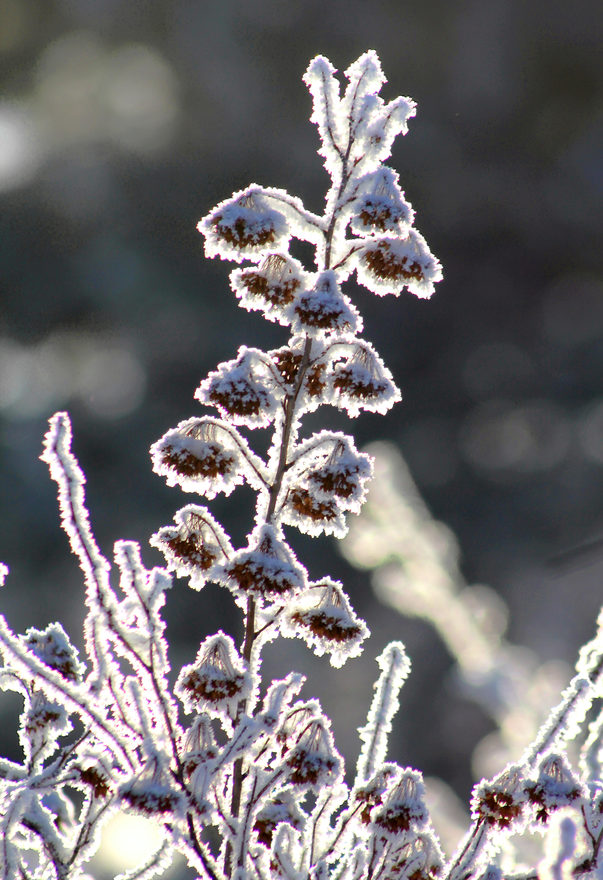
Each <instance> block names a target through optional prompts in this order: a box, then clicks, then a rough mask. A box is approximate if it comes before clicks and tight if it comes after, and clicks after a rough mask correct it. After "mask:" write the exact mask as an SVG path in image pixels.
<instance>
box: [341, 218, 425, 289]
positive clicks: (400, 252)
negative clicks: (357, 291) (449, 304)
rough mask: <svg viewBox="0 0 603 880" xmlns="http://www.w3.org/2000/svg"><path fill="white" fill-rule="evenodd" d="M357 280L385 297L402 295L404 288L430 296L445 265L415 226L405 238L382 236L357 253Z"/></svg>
mask: <svg viewBox="0 0 603 880" xmlns="http://www.w3.org/2000/svg"><path fill="white" fill-rule="evenodd" d="M356 265H357V272H358V283H359V284H363V285H364V286H365V287H368V289H369V290H372V291H373V293H377V294H379V296H383V295H384V294H386V293H394V294H396V295H397V294H399V293H400V292H401V291H402V290H403V288H404V287H406V288H407V290H409V291H410V293H414V294H415V296H418V297H420V298H421V299H428V298H429V297H430V296H431V294H432V293H433V291H434V284H435V283H436V282H437V281H440V280H441V278H442V267H441V265H440V263H439V262H438V260H437V259H436V258H435V257H434V256H433V254H432V253H431V252H430V250H429V248H428V247H427V242H426V241H425V239H424V238H423V236H422V235H421V234H420V233H419V232H417V230H416V229H410V230H409V232H408V235H407V236H406V237H405V238H393V237H388V236H381V237H379V238H375V239H372V240H370V241H368V242H367V243H366V244H365V245H364V246H363V247H362V248H360V250H358V251H357V253H356Z"/></svg>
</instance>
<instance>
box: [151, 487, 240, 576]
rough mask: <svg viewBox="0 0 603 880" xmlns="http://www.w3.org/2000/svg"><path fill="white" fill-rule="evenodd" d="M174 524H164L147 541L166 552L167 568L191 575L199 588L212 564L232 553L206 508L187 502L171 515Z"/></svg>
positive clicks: (226, 538) (209, 572) (212, 566)
mask: <svg viewBox="0 0 603 880" xmlns="http://www.w3.org/2000/svg"><path fill="white" fill-rule="evenodd" d="M174 521H175V523H176V525H175V526H163V528H161V529H159V531H158V532H156V534H154V535H153V536H152V537H151V539H150V543H151V544H152V545H153V546H154V547H157V548H158V549H159V550H161V551H162V553H163V554H164V555H165V558H166V561H167V567H168V569H169V570H170V571H174V572H176V574H178V575H180V576H181V577H187V576H188V577H190V578H191V586H192V587H195V588H196V589H199V588H200V587H201V586H202V585H203V583H204V582H205V581H206V580H207V578H208V577H209V576H210V574H211V571H212V569H213V568H214V566H215V565H216V564H218V563H220V562H222V561H223V560H224V559H225V558H226V557H228V556H230V555H231V554H232V552H233V550H232V546H231V544H230V541H229V539H228V536H227V535H226V533H225V531H224V529H223V528H222V527H221V526H220V524H219V523H218V522H216V520H215V519H214V518H213V516H212V515H211V513H210V512H209V510H207V508H205V507H200V506H198V505H196V504H187V505H186V507H183V508H182V509H181V510H179V511H178V512H177V513H176V514H175V515H174Z"/></svg>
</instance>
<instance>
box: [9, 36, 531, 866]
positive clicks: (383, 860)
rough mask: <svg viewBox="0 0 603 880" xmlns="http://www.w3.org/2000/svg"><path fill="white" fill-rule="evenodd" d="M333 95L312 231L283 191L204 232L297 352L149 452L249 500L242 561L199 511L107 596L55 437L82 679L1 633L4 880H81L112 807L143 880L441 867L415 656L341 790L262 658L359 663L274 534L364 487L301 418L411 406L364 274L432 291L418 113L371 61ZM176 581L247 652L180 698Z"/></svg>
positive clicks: (164, 470)
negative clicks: (427, 786)
mask: <svg viewBox="0 0 603 880" xmlns="http://www.w3.org/2000/svg"><path fill="white" fill-rule="evenodd" d="M334 74H335V70H334V68H333V67H332V66H331V64H330V63H329V62H328V61H327V60H326V59H325V58H323V57H320V56H319V57H317V58H315V59H314V60H313V61H312V62H311V64H310V66H309V68H308V70H307V72H306V75H305V82H306V84H307V85H308V87H309V89H310V92H311V94H312V99H313V106H314V112H313V116H312V120H313V121H314V122H315V123H316V124H317V126H318V130H319V133H320V138H321V144H322V146H321V149H320V154H321V155H322V156H323V158H324V160H325V167H326V169H327V171H328V173H329V175H330V178H331V185H330V188H329V191H328V193H327V197H326V206H325V211H324V213H323V214H322V216H319V215H317V214H314V213H312V212H311V211H308V210H307V209H306V208H305V207H304V205H303V204H302V202H301V201H300V200H299V199H298V198H295V197H292V196H290V195H289V194H288V193H287V192H285V191H284V190H280V189H273V188H267V187H263V186H258V185H256V184H252V185H251V186H249V187H247V188H246V189H245V190H242V191H241V192H238V193H235V194H234V195H233V196H232V197H231V198H229V199H227V200H226V201H224V202H222V203H221V204H220V205H218V206H217V207H216V208H215V209H214V210H213V211H211V212H210V213H209V214H208V215H207V216H206V217H205V218H204V219H203V220H201V222H200V223H199V230H200V232H201V233H202V234H203V235H204V237H205V252H206V255H207V256H208V257H213V256H218V257H221V258H222V259H228V260H234V261H236V262H238V263H243V264H245V265H244V266H243V267H242V268H238V269H235V270H234V271H233V272H232V273H231V286H232V288H233V291H234V292H235V294H236V296H237V298H238V299H239V301H240V305H241V306H242V307H243V308H245V309H248V310H255V311H260V312H262V313H263V314H264V316H265V317H266V318H267V319H268V320H270V321H273V322H276V323H278V324H280V325H282V326H283V327H285V328H287V329H288V333H289V338H288V340H287V342H286V343H285V344H284V345H283V346H282V347H280V348H278V349H276V350H274V351H267V352H266V351H262V350H260V349H257V348H251V347H247V346H242V347H241V348H240V349H239V351H238V353H237V355H236V357H234V358H233V359H232V360H229V361H227V362H225V363H222V364H220V365H219V366H218V367H217V369H216V370H215V371H214V372H211V373H210V374H209V375H208V376H207V378H206V379H205V380H204V381H203V382H201V384H200V386H199V388H198V390H197V392H196V397H197V399H198V400H199V401H200V403H202V404H203V405H205V406H207V407H213V408H214V410H217V415H215V414H213V415H200V416H196V417H193V418H191V419H188V420H186V421H183V422H181V423H180V424H179V425H178V426H177V427H176V428H174V429H172V430H170V431H168V432H167V433H166V434H165V435H164V436H163V437H162V438H161V439H160V440H159V441H158V442H157V443H155V444H154V446H153V447H152V450H151V454H152V460H153V467H154V469H155V471H156V472H157V473H158V474H160V475H162V476H164V477H165V478H166V480H167V482H168V483H169V484H170V485H178V486H180V488H181V489H182V490H183V491H185V492H187V493H196V494H199V495H202V496H205V498H208V499H211V498H213V497H214V496H215V495H216V494H217V493H220V492H221V493H224V494H226V495H228V494H230V493H231V492H232V491H233V490H234V489H235V488H236V487H237V486H238V485H240V484H241V483H243V482H247V483H248V484H249V486H250V487H251V488H252V489H253V490H254V491H255V492H256V495H257V504H256V516H255V523H254V524H253V526H252V527H251V528H250V531H249V534H248V537H247V543H246V545H245V546H242V547H233V545H232V541H231V539H230V538H229V536H228V534H227V533H226V530H225V529H224V528H223V526H222V525H220V523H218V521H217V520H216V519H215V517H214V516H213V514H212V513H211V512H210V511H209V509H208V508H207V507H206V506H203V505H200V504H196V503H190V504H187V505H185V506H184V507H183V508H182V509H181V510H179V511H178V512H177V513H176V515H175V517H174V524H173V525H170V526H165V527H163V528H161V529H159V531H158V532H157V533H156V534H155V535H154V536H153V538H152V543H153V544H154V545H155V546H156V547H158V548H159V549H160V550H161V551H162V552H163V553H164V555H165V557H166V568H165V569H163V568H154V569H152V570H147V569H146V568H145V566H144V564H143V562H142V558H141V553H140V549H139V547H138V545H137V544H135V543H133V542H129V541H118V542H117V544H116V545H115V554H114V555H115V566H116V568H117V572H118V578H117V580H118V583H112V582H111V579H110V575H111V565H110V563H109V562H108V561H107V559H105V557H104V556H103V555H102V553H101V552H100V550H99V548H98V547H97V545H96V542H95V539H94V537H93V534H92V531H91V529H90V525H89V520H88V514H87V511H86V507H85V503H84V491H83V485H84V477H83V475H82V472H81V470H80V468H79V466H78V463H77V461H76V459H75V458H74V456H73V454H72V452H71V426H70V422H69V419H68V416H67V415H66V414H65V413H58V414H57V415H55V416H54V417H53V418H52V419H51V424H50V430H49V431H48V434H47V435H46V441H45V451H44V455H43V459H44V460H45V461H46V462H47V463H48V465H49V467H50V472H51V476H52V477H53V479H55V480H56V482H57V483H58V486H59V502H60V508H61V517H62V524H63V527H64V529H65V530H66V532H67V534H68V535H69V538H70V540H71V545H72V548H73V550H74V552H75V553H76V554H77V556H78V557H79V561H80V565H81V567H82V570H83V572H84V576H85V581H86V605H87V617H86V620H85V626H84V641H85V652H86V661H85V662H82V661H80V659H79V656H78V652H77V650H76V649H75V648H74V647H73V646H72V644H71V642H70V641H69V639H68V637H67V635H66V634H65V632H64V630H63V629H62V627H61V626H60V625H59V624H52V625H50V626H49V627H47V628H46V629H45V630H43V631H38V630H34V629H30V630H29V631H28V632H27V633H26V634H25V635H17V634H15V633H13V632H12V630H11V629H10V627H9V626H8V624H7V623H6V622H5V621H4V619H0V650H1V652H2V656H3V659H4V665H3V667H2V669H1V672H0V684H1V685H2V687H4V688H6V689H12V690H16V691H18V692H19V693H21V695H22V696H23V698H24V703H25V707H24V710H23V713H22V715H21V726H20V739H21V745H22V747H23V752H24V757H23V761H22V762H21V763H16V762H12V761H9V760H2V761H1V762H0V786H1V787H0V798H1V800H0V817H1V818H0V864H1V865H2V877H3V878H5V880H17V878H20V880H24V878H32V880H33V878H44V880H46V878H61V880H62V878H76V877H81V876H83V871H84V870H85V868H84V866H85V864H86V862H87V861H88V860H89V858H90V856H91V855H92V853H93V852H94V851H95V849H96V848H97V846H98V841H99V834H100V829H101V826H102V824H103V822H104V821H105V820H106V819H107V817H109V816H110V815H111V814H112V813H114V812H115V811H117V810H129V811H133V812H135V813H138V814H140V815H143V816H146V817H149V818H152V819H153V820H155V822H156V823H157V825H158V826H159V827H160V829H161V833H162V843H161V845H160V847H159V849H158V851H157V853H156V854H155V856H154V857H153V858H152V859H151V860H150V861H149V862H148V864H146V865H143V866H141V867H140V869H138V870H135V871H134V872H132V873H131V874H129V875H128V876H129V877H131V878H133V877H137V878H147V877H152V876H155V875H157V874H161V873H162V872H163V871H164V870H165V869H166V867H167V866H168V864H169V863H170V860H171V857H172V855H173V853H174V852H180V853H182V854H183V855H184V856H185V857H186V859H187V861H188V863H189V864H190V865H191V866H192V867H193V868H194V869H195V870H196V872H197V873H198V875H199V876H200V877H203V878H211V880H222V878H234V877H237V878H241V880H242V878H257V880H268V878H273V877H280V878H286V880H300V878H302V877H308V878H309V877H312V878H315V880H319V878H326V877H331V876H332V877H334V878H335V877H336V878H338V880H344V878H346V880H347V878H349V880H360V878H377V877H379V878H384V880H385V878H386V877H400V878H403V877H408V878H414V880H419V878H427V877H431V876H433V875H434V874H435V873H437V872H438V871H439V870H440V868H441V866H442V854H441V852H440V848H439V845H438V842H437V839H436V837H435V833H434V831H433V828H432V826H431V823H430V820H429V816H428V812H427V808H426V805H425V800H424V786H423V782H422V779H421V776H420V774H419V773H418V772H416V771H415V770H411V769H409V768H406V769H404V768H400V767H397V766H396V765H395V764H392V763H387V762H386V750H387V737H388V733H389V730H390V727H391V721H392V717H393V714H394V712H395V710H396V708H397V694H398V691H399V689H400V687H401V684H402V681H403V679H404V678H405V676H406V675H407V673H408V669H409V664H408V660H407V658H406V655H405V653H404V649H403V646H402V645H401V644H399V643H393V644H391V645H389V646H388V647H387V648H386V649H385V651H384V652H383V654H382V655H381V657H380V658H379V665H380V668H381V675H380V677H379V680H378V683H377V686H376V691H375V696H374V700H373V704H372V707H371V710H370V713H369V716H368V721H367V724H366V726H365V727H364V728H363V729H362V731H361V740H362V748H361V753H360V758H359V760H358V765H357V769H356V773H355V776H353V778H352V779H351V783H350V784H349V785H348V784H346V783H345V782H344V767H343V760H342V758H341V756H340V755H339V754H338V753H337V751H336V749H335V746H334V743H333V738H332V735H331V731H330V723H329V719H328V717H327V715H326V714H325V713H324V712H323V710H322V708H321V706H320V705H319V703H318V702H317V701H316V700H313V699H307V698H302V697H300V690H301V687H302V685H303V678H302V676H301V675H299V674H297V673H294V672H291V673H289V674H287V675H285V677H284V678H282V679H280V680H276V681H272V682H265V681H263V680H262V678H261V653H262V648H263V646H264V645H265V644H266V642H267V641H269V640H272V639H274V638H276V637H277V636H278V635H282V636H285V637H287V638H291V637H295V638H301V639H304V640H305V641H306V642H307V644H308V645H309V647H310V648H311V649H312V650H313V651H315V652H316V653H318V654H328V655H329V657H330V660H331V663H332V664H333V665H334V666H340V665H341V664H343V663H344V662H345V661H346V660H347V659H348V658H349V657H353V656H356V655H357V654H358V653H359V651H360V650H361V646H362V642H363V641H364V639H365V638H366V637H367V635H368V630H367V628H366V625H365V624H364V622H363V621H361V620H360V619H359V618H358V617H357V616H356V614H355V613H354V612H353V610H352V608H351V607H350V603H349V601H348V598H347V597H346V595H345V593H344V590H343V587H342V585H341V584H340V583H338V582H336V581H333V580H332V579H331V578H329V577H327V576H325V577H323V578H321V579H319V580H317V581H310V580H309V577H308V573H307V571H306V569H305V568H304V566H303V564H302V563H301V562H300V561H299V560H298V559H297V558H296V555H295V552H294V550H293V548H292V547H291V546H290V544H289V542H288V537H287V535H286V534H285V529H284V527H285V526H293V527H296V528H297V529H299V530H301V531H303V532H306V533H308V534H310V535H319V534H323V533H324V534H334V535H336V536H342V535H343V534H345V531H346V515H347V514H348V513H349V512H357V511H358V510H359V508H360V506H361V504H362V502H363V500H364V495H365V487H366V483H367V480H368V479H369V478H370V475H371V459H370V457H369V456H368V455H366V454H363V453H360V452H358V450H357V449H356V447H355V445H354V442H353V440H352V438H351V437H349V436H347V435H345V434H343V433H341V432H334V431H327V430H322V431H318V432H317V433H315V434H313V435H312V436H310V437H308V438H302V437H301V436H300V426H301V419H302V417H303V415H304V414H305V413H308V412H311V411H313V410H316V409H317V408H318V407H320V406H323V405H331V406H335V407H338V408H340V409H343V410H347V412H348V413H349V415H350V416H356V415H358V414H359V413H360V412H361V411H369V412H379V413H384V412H386V411H387V410H388V409H389V408H390V407H391V406H392V405H393V403H395V402H396V401H397V400H399V399H400V392H399V390H398V388H397V387H396V385H395V383H394V381H393V378H392V376H391V373H390V372H389V370H388V369H387V368H386V366H385V365H384V363H383V362H382V360H381V358H380V357H379V355H378V354H377V352H376V351H375V350H374V348H373V347H372V346H371V345H370V343H369V342H367V341H365V340H363V339H362V338H361V336H360V334H361V332H362V319H361V317H360V314H359V312H358V310H357V309H356V307H355V305H354V304H353V302H352V301H351V299H350V297H349V296H348V295H347V294H346V293H344V292H343V290H342V285H343V283H344V282H345V281H346V279H347V278H348V277H349V276H350V274H351V273H353V272H354V271H355V272H356V276H357V279H358V281H359V283H361V284H363V285H364V286H366V287H368V288H369V290H371V291H373V292H375V293H377V294H379V295H382V294H385V293H393V294H398V293H400V291H402V290H403V289H404V288H406V289H407V290H409V291H410V292H412V293H414V294H416V295H417V296H419V297H428V296H430V295H431V293H432V291H433V286H434V283H435V282H437V281H438V280H440V278H441V269H440V265H439V263H438V261H437V260H436V259H435V258H434V257H433V256H432V255H431V253H430V252H429V249H428V248H427V245H426V243H425V240H424V239H423V237H422V236H421V235H420V233H419V232H418V231H417V230H416V229H415V228H414V226H413V221H414V214H413V211H412V208H411V207H410V205H409V204H408V202H407V201H406V199H405V197H404V194H403V193H402V191H401V189H400V187H399V183H398V177H397V175H396V173H395V172H394V171H393V170H392V169H390V168H387V167H386V166H384V165H383V162H384V161H385V160H386V159H387V158H388V156H389V155H390V151H391V147H392V143H393V141H394V139H395V138H396V136H397V135H399V134H400V133H405V132H406V128H407V120H408V118H409V117H411V116H412V115H414V112H415V105H414V103H413V102H412V101H411V100H410V99H408V98H397V99H395V100H393V101H391V102H389V103H386V102H384V101H383V99H382V98H381V97H380V96H379V92H380V89H381V87H382V85H383V83H384V82H385V78H384V76H383V73H382V71H381V67H380V64H379V60H378V58H377V56H376V55H375V53H374V52H367V53H366V54H365V55H363V56H362V57H361V58H359V59H358V61H356V62H355V63H354V64H352V66H351V67H350V68H349V69H348V70H347V71H346V77H347V80H348V83H347V86H346V88H345V91H344V92H343V94H340V89H339V84H338V82H337V80H336V78H335V75H334ZM293 238H296V239H299V240H302V241H305V242H308V243H309V244H310V245H311V246H312V247H313V248H314V251H315V267H314V268H313V269H309V268H308V267H304V266H303V265H302V264H301V263H300V262H299V261H298V260H297V259H295V258H294V257H293V256H292V255H291V253H290V252H289V244H290V241H291V239H293ZM257 428H268V429H270V430H271V431H272V439H271V442H270V445H269V451H268V454H267V455H266V456H264V457H262V456H261V455H258V454H256V453H255V452H254V451H253V450H252V448H251V446H250V445H249V443H248V441H247V439H246V438H245V437H244V436H243V434H242V433H241V430H240V429H257ZM5 573H6V571H5V570H4V569H3V571H2V575H3V576H4V574H5ZM173 575H176V576H182V577H186V578H188V579H189V582H190V585H191V586H192V587H193V588H194V589H200V588H201V587H202V586H203V585H204V583H206V582H207V581H213V582H215V583H218V584H222V585H223V586H224V587H225V588H226V589H227V590H229V591H230V592H231V593H232V595H233V597H234V599H235V601H236V603H237V604H238V606H239V607H240V609H241V612H242V615H243V618H244V633H245V635H244V640H243V644H242V645H241V647H240V649H237V647H236V646H235V644H234V642H233V640H232V638H231V637H230V636H229V635H227V634H225V633H223V632H221V631H220V632H218V633H216V634H214V635H208V634H206V633H202V634H200V635H201V643H200V647H199V650H198V652H197V654H196V657H194V658H193V659H192V662H191V663H188V664H186V665H185V666H184V667H183V668H182V669H181V670H180V671H179V673H178V674H177V676H176V681H175V684H174V685H173V687H172V686H171V684H170V676H169V672H170V668H169V664H168V651H167V644H166V640H165V638H164V622H163V619H162V616H161V611H162V606H163V604H164V601H165V592H166V589H167V588H168V587H169V586H170V584H171V578H172V576H173ZM543 797H544V796H543Z"/></svg>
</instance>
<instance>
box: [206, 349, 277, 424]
mask: <svg viewBox="0 0 603 880" xmlns="http://www.w3.org/2000/svg"><path fill="white" fill-rule="evenodd" d="M263 357H264V353H263V352H261V351H259V350H257V349H251V348H246V347H245V346H242V347H241V348H240V349H239V356H238V357H237V359H236V360H232V361H226V362H225V363H222V364H220V365H219V367H218V369H217V370H216V371H214V372H212V373H210V374H209V375H208V377H207V379H205V380H204V381H203V382H202V383H201V385H200V386H199V388H198V389H197V391H196V392H195V397H196V398H197V400H199V401H201V403H207V404H211V405H213V406H216V407H217V408H218V409H219V410H220V412H221V413H222V414H223V415H224V416H225V417H226V418H228V419H230V421H231V422H232V423H233V424H236V425H245V426H246V427H248V428H264V427H267V426H268V425H269V424H270V422H271V421H272V420H273V418H274V415H275V412H276V408H277V403H278V400H277V397H276V396H275V394H274V382H273V381H271V380H270V378H268V381H266V378H267V367H266V364H265V363H264V361H263Z"/></svg>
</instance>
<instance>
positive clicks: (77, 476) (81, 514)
mask: <svg viewBox="0 0 603 880" xmlns="http://www.w3.org/2000/svg"><path fill="white" fill-rule="evenodd" d="M40 458H41V460H42V461H44V462H46V464H47V465H48V467H49V470H50V476H51V477H52V479H53V480H55V482H56V483H57V485H58V487H59V493H58V497H59V510H60V514H61V525H62V527H63V529H64V530H65V532H66V533H67V536H68V538H69V542H70V544H71V549H72V550H73V552H74V553H75V555H76V556H77V557H78V559H79V561H80V566H81V569H82V571H83V573H84V578H85V581H86V604H87V606H88V615H87V617H86V621H85V624H84V635H85V639H86V651H87V653H88V656H89V657H90V660H91V662H92V671H91V673H90V682H91V686H92V687H94V688H98V687H99V684H100V681H101V679H102V678H103V676H104V675H105V673H106V669H105V662H104V656H105V655H104V646H103V643H102V638H101V637H100V635H99V633H100V628H101V621H102V619H103V617H104V615H105V610H104V607H105V605H107V606H109V607H110V606H111V603H112V594H111V585H110V583H109V571H110V568H111V566H110V564H109V562H108V561H107V560H106V559H105V557H104V556H103V555H102V553H101V552H100V550H99V549H98V547H97V545H96V541H95V540H94V536H93V534H92V530H91V528H90V520H89V517H88V511H87V510H86V500H85V494H84V484H85V482H86V478H85V477H84V475H83V473H82V471H81V469H80V466H79V464H78V463H77V460H76V459H75V457H74V456H73V454H72V452H71V422H70V421H69V416H68V414H67V413H66V412H60V413H56V414H55V415H54V416H53V417H52V418H51V419H50V429H49V430H48V432H47V434H46V436H45V438H44V452H43V453H42V455H41V456H40Z"/></svg>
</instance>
